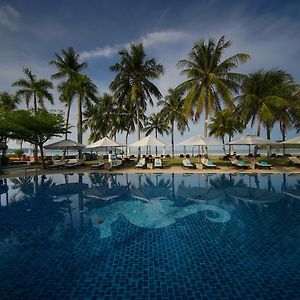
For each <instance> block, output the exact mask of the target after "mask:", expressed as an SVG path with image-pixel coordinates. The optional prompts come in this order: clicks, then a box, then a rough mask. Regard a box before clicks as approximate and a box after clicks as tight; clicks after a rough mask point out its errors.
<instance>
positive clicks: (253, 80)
mask: <svg viewBox="0 0 300 300" xmlns="http://www.w3.org/2000/svg"><path fill="white" fill-rule="evenodd" d="M291 84H293V78H292V76H291V75H289V74H287V73H286V72H284V71H282V70H277V69H272V70H269V71H264V70H259V71H257V72H254V73H251V74H249V75H248V76H247V77H246V78H245V79H244V81H243V84H242V89H241V90H242V94H241V95H240V96H238V97H237V100H238V106H237V111H238V113H239V115H240V116H241V117H242V119H243V120H244V121H245V122H246V123H248V122H250V121H251V126H253V125H254V122H255V120H256V122H257V135H258V136H260V131H261V125H263V126H264V127H265V128H266V132H267V138H268V139H270V137H271V129H272V128H273V126H274V124H275V123H276V122H277V121H278V120H280V119H281V120H282V121H283V123H284V124H285V123H287V115H286V114H284V111H285V112H286V110H285V108H287V107H289V104H288V100H287V99H285V97H284V93H283V86H285V85H291ZM268 154H269V151H268Z"/></svg>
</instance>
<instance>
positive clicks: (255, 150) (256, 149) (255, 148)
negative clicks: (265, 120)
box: [254, 113, 261, 156]
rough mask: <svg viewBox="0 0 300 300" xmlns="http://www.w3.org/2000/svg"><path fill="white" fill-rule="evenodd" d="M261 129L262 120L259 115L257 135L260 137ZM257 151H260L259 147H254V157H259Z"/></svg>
mask: <svg viewBox="0 0 300 300" xmlns="http://www.w3.org/2000/svg"><path fill="white" fill-rule="evenodd" d="M260 127H261V120H260V115H259V113H258V114H257V131H256V135H257V136H260ZM257 151H258V146H257V145H256V146H255V147H254V156H256V155H257Z"/></svg>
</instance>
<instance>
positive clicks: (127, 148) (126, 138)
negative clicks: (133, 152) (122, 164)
mask: <svg viewBox="0 0 300 300" xmlns="http://www.w3.org/2000/svg"><path fill="white" fill-rule="evenodd" d="M128 135H129V131H126V137H125V143H126V156H127V157H128V152H129V151H128V150H129V147H128Z"/></svg>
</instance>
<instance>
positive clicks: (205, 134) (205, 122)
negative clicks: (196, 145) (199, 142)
mask: <svg viewBox="0 0 300 300" xmlns="http://www.w3.org/2000/svg"><path fill="white" fill-rule="evenodd" d="M207 127H208V109H207V108H206V109H205V121H204V136H205V137H207ZM204 148H205V154H207V146H205V147H204Z"/></svg>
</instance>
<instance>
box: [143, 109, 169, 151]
mask: <svg viewBox="0 0 300 300" xmlns="http://www.w3.org/2000/svg"><path fill="white" fill-rule="evenodd" d="M144 131H145V133H146V135H149V134H150V133H151V132H153V131H154V132H155V137H156V138H157V137H158V133H159V134H161V135H163V134H164V133H167V134H169V128H168V124H167V123H166V122H165V120H164V119H163V117H162V115H161V114H160V113H153V114H152V115H151V116H150V117H149V118H148V119H147V121H146V123H145V128H144ZM155 153H156V156H157V147H155Z"/></svg>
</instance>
